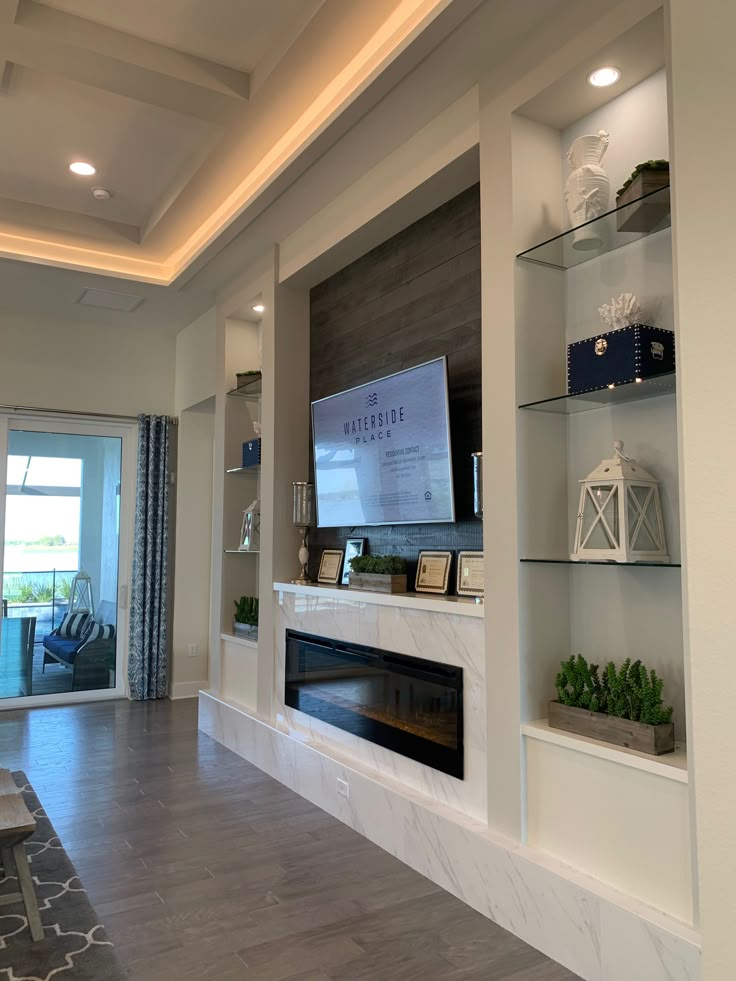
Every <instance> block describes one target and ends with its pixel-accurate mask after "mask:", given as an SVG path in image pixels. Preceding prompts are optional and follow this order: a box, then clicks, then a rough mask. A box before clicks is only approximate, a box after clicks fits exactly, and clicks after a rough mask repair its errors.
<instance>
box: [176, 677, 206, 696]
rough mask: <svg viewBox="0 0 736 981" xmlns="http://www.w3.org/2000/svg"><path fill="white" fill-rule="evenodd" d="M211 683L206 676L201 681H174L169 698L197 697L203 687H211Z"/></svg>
mask: <svg viewBox="0 0 736 981" xmlns="http://www.w3.org/2000/svg"><path fill="white" fill-rule="evenodd" d="M209 686H210V683H209V681H208V680H207V679H206V678H203V679H202V680H201V681H174V682H173V683H172V685H171V691H170V692H169V698H196V697H197V696H198V695H199V692H200V690H201V689H202V688H204V689H205V690H206V689H207V688H209Z"/></svg>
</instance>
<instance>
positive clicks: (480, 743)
mask: <svg viewBox="0 0 736 981" xmlns="http://www.w3.org/2000/svg"><path fill="white" fill-rule="evenodd" d="M288 629H291V630H298V631H301V632H303V633H310V634H316V635H318V636H322V637H329V638H330V639H333V640H343V641H353V642H354V643H358V644H366V645H368V646H371V647H378V648H381V649H382V650H389V651H393V652H395V653H397V654H408V655H410V656H411V657H417V658H425V659H428V660H432V661H441V662H443V663H445V664H452V665H456V666H459V667H461V668H462V669H463V708H464V712H463V714H464V731H463V742H464V757H465V778H464V779H463V780H458V779H456V778H455V777H451V776H449V775H448V774H446V773H441V772H440V771H439V770H433V769H432V768H431V767H428V766H425V765H424V764H422V763H417V762H416V761H415V760H410V759H407V757H405V756H401V755H400V754H398V753H394V752H392V751H391V750H389V749H385V748H384V747H383V746H377V745H376V744H375V743H371V742H369V741H368V740H365V739H361V738H360V737H359V736H355V735H353V734H352V733H349V732H345V731H344V730H342V729H338V728H336V727H335V726H331V725H329V724H328V723H325V722H321V721H320V720H318V719H314V718H312V717H311V716H308V715H305V714H304V713H302V712H299V711H296V710H295V709H292V708H288V707H286V706H285V705H284V669H285V659H286V641H285V637H286V631H287V630H288ZM276 654H277V663H276V699H277V724H278V727H279V728H280V729H282V730H283V731H284V732H288V733H290V734H292V735H294V736H296V737H297V738H299V739H301V740H308V741H309V743H310V744H311V745H313V746H315V747H316V748H318V749H320V750H322V751H323V752H325V753H327V754H328V755H330V754H331V753H332V752H334V750H336V749H339V750H340V751H341V753H342V755H343V756H346V757H347V758H349V759H353V760H355V761H356V762H360V763H361V764H362V765H364V766H367V767H370V768H372V769H374V770H375V771H376V772H377V773H378V774H381V775H386V776H389V777H391V778H392V779H394V780H397V781H400V782H401V783H402V784H405V785H406V786H408V787H411V788H412V789H414V790H416V791H418V792H420V793H422V794H425V795H427V796H429V797H431V798H433V799H434V800H437V801H440V802H442V803H444V804H446V805H447V806H449V807H452V808H455V809H457V810H459V811H461V812H463V813H464V814H469V815H471V816H472V817H475V818H477V819H478V820H481V821H485V820H486V818H487V802H486V788H487V779H486V695H485V649H484V623H483V620H482V619H479V618H475V617H473V618H470V617H458V616H452V615H448V614H447V613H431V612H426V611H420V610H415V609H411V608H404V607H398V606H380V605H376V604H374V603H372V602H365V601H364V600H363V598H362V595H361V596H355V595H354V594H352V593H350V594H341V595H338V596H336V597H333V596H330V595H328V594H320V593H315V592H314V591H312V592H310V593H293V592H286V591H282V592H280V594H279V607H278V614H277V618H276Z"/></svg>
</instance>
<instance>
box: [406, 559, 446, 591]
mask: <svg viewBox="0 0 736 981" xmlns="http://www.w3.org/2000/svg"><path fill="white" fill-rule="evenodd" d="M451 564H452V552H420V553H419V562H418V563H417V578H416V584H415V587H414V588H415V589H416V591H417V592H418V593H446V592H447V587H448V585H449V583H450V565H451Z"/></svg>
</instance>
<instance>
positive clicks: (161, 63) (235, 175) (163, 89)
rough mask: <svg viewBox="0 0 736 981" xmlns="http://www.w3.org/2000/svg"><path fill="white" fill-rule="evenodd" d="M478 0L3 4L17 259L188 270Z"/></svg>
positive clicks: (4, 96)
mask: <svg viewBox="0 0 736 981" xmlns="http://www.w3.org/2000/svg"><path fill="white" fill-rule="evenodd" d="M479 3H480V0H371V2H370V3H369V4H367V3H365V2H364V0H155V2H152V0H125V2H120V0H0V132H1V133H2V153H0V257H4V258H7V259H13V260H23V261H27V262H32V263H41V264H44V265H52V266H60V267H63V268H67V269H72V270H81V271H85V272H87V273H96V274H101V275H109V276H116V277H122V278H128V279H134V280H139V281H144V282H149V283H154V284H161V285H169V284H171V283H175V282H177V281H179V280H181V278H182V277H185V278H186V276H187V271H188V269H189V267H190V266H191V265H192V263H194V262H195V261H196V260H201V258H202V256H203V255H206V254H209V252H211V250H213V249H215V248H216V247H217V243H218V242H221V241H222V236H223V235H225V240H227V237H228V236H229V237H233V236H234V235H236V234H238V233H239V232H240V231H242V228H243V227H245V225H246V224H247V222H248V221H249V220H252V217H253V216H254V207H256V202H258V205H257V207H258V208H262V207H265V206H266V205H267V203H268V200H269V194H270V200H274V198H275V196H277V195H278V194H279V193H281V192H282V190H283V189H284V187H285V186H288V184H285V183H284V181H285V175H286V171H287V169H288V168H290V167H292V166H293V164H294V163H295V161H297V160H299V159H301V164H300V167H301V169H302V171H303V169H304V168H306V167H307V166H309V164H310V162H311V161H313V160H315V159H317V157H318V156H319V154H320V153H322V152H324V149H325V148H326V147H327V146H328V145H329V144H330V141H334V139H336V138H338V137H339V135H340V132H339V127H336V126H335V124H336V122H337V120H338V119H342V123H341V125H342V131H343V132H344V131H346V129H347V128H349V126H350V125H351V123H352V122H353V121H354V120H351V118H350V115H349V113H346V112H345V110H346V109H348V108H349V107H350V106H354V107H356V108H357V106H358V105H359V104H360V103H361V100H362V101H363V103H365V100H366V97H367V93H368V91H369V90H371V95H370V99H369V101H370V100H372V101H373V102H375V101H376V100H377V99H379V98H380V97H381V94H382V91H381V82H380V80H381V78H382V75H384V74H386V79H387V80H388V77H389V76H388V73H386V69H387V68H389V67H390V66H391V65H392V64H393V63H394V61H395V59H396V58H397V57H399V56H400V55H401V53H402V52H404V51H406V50H407V48H409V47H413V48H414V49H416V52H415V58H416V59H417V60H418V59H420V58H421V56H422V53H423V51H422V42H423V41H424V39H425V37H429V36H431V33H432V32H431V28H432V26H433V25H434V26H435V28H436V34H435V40H434V43H437V40H438V39H439V38H440V37H441V36H442V34H443V32H444V33H446V32H447V30H449V29H451V28H452V27H453V26H454V25H456V24H457V23H460V22H461V21H462V19H463V17H465V16H467V14H468V13H469V12H471V11H472V10H473V9H474V8H476V7H477V6H478V4H479ZM428 29H429V35H428V34H427V30H428ZM409 67H410V66H409ZM384 84H385V83H384ZM305 150H310V151H311V158H310V156H309V153H306V154H305V152H304V151H305ZM78 160H82V161H87V162H89V163H91V164H93V165H94V167H95V168H96V173H95V174H94V175H93V176H90V177H79V176H76V175H74V174H72V173H70V171H69V164H70V163H72V162H73V161H78ZM293 178H294V174H291V176H290V179H293ZM94 189H104V190H106V191H109V192H110V194H109V196H108V197H106V199H104V200H100V199H98V198H96V197H95V196H93V193H92V192H93V190H94ZM98 193H99V192H98Z"/></svg>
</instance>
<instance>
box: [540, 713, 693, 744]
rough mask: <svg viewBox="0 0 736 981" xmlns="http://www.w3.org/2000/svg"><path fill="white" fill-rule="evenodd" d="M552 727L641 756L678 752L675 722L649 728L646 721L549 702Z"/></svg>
mask: <svg viewBox="0 0 736 981" xmlns="http://www.w3.org/2000/svg"><path fill="white" fill-rule="evenodd" d="M549 724H550V727H551V728H552V729H564V730H565V732H574V733H576V734H577V735H578V736H589V737H590V738H591V739H600V740H602V741H603V742H604V743H613V744H614V745H615V746H625V747H626V749H635V750H637V751H638V752H640V753H651V754H652V755H653V756H661V755H662V754H663V753H672V752H673V751H674V749H675V727H674V725H673V724H672V723H671V722H667V723H665V724H664V725H660V726H649V725H646V724H645V723H644V722H631V721H630V720H629V719H619V718H617V717H616V716H615V715H605V714H604V713H603V712H589V711H588V709H581V708H573V707H572V706H570V705H563V704H562V702H550V703H549Z"/></svg>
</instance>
